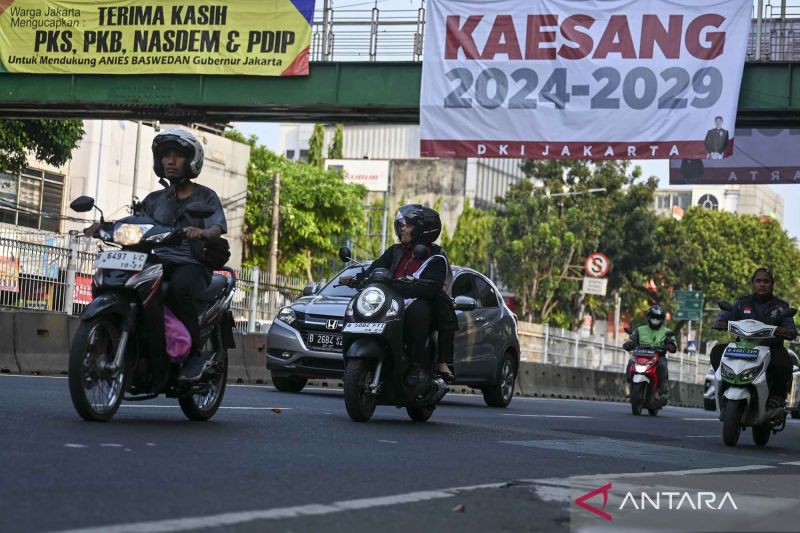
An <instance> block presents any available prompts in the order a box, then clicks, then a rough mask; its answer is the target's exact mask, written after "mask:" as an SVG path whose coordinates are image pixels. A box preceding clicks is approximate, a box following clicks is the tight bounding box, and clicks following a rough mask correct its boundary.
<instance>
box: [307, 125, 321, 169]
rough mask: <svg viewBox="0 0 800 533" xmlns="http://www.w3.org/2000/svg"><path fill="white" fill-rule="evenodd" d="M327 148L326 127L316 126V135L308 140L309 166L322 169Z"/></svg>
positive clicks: (312, 135)
mask: <svg viewBox="0 0 800 533" xmlns="http://www.w3.org/2000/svg"><path fill="white" fill-rule="evenodd" d="M324 146H325V126H323V125H322V124H314V133H312V134H311V138H310V139H309V140H308V164H309V165H312V166H315V167H318V168H322V166H323V165H324V163H325V155H324V154H323V149H324Z"/></svg>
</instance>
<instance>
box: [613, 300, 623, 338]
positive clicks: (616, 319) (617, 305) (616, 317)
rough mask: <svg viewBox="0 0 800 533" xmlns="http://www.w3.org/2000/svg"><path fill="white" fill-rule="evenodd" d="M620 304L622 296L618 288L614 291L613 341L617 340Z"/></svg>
mask: <svg viewBox="0 0 800 533" xmlns="http://www.w3.org/2000/svg"><path fill="white" fill-rule="evenodd" d="M621 305H622V298H620V296H619V290H616V291H614V343H615V344H617V343H618V342H619V308H620V306H621Z"/></svg>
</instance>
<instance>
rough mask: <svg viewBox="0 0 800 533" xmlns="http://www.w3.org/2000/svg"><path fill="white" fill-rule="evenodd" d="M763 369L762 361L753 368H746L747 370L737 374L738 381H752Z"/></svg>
mask: <svg viewBox="0 0 800 533" xmlns="http://www.w3.org/2000/svg"><path fill="white" fill-rule="evenodd" d="M763 369H764V363H761V364H760V365H758V366H757V367H754V368H748V369H747V370H745V371H744V372H742V373H741V374H739V375H738V376H737V377H738V378H739V382H743V381H753V380H754V379H756V377H758V375H759V374H760V373H761V371H762V370H763Z"/></svg>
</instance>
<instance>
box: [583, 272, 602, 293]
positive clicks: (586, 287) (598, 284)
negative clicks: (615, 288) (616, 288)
mask: <svg viewBox="0 0 800 533" xmlns="http://www.w3.org/2000/svg"><path fill="white" fill-rule="evenodd" d="M607 290H608V279H606V278H600V279H598V278H590V277H589V276H584V278H583V288H582V289H581V292H582V293H584V294H597V295H598V296H605V295H606V291H607Z"/></svg>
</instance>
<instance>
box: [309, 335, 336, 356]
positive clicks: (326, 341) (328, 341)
mask: <svg viewBox="0 0 800 533" xmlns="http://www.w3.org/2000/svg"><path fill="white" fill-rule="evenodd" d="M306 341H307V342H306V344H307V345H308V347H309V348H311V349H312V350H319V351H321V352H341V351H342V336H341V335H339V334H338V333H316V332H310V333H309V334H308V336H307V337H306Z"/></svg>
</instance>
